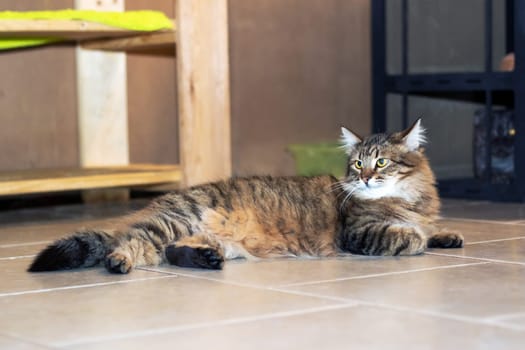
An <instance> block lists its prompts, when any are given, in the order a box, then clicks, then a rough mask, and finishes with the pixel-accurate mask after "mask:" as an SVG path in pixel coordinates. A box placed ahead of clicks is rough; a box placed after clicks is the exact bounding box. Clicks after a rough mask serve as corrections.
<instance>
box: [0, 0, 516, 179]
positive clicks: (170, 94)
mask: <svg viewBox="0 0 525 350" xmlns="http://www.w3.org/2000/svg"><path fill="white" fill-rule="evenodd" d="M406 3H407V4H408V5H406V7H407V8H405V9H404V8H403V6H404V5H403V1H402V0H388V1H386V2H385V23H384V25H385V28H386V31H385V34H386V62H385V65H386V73H387V74H390V75H398V74H401V73H402V71H403V59H402V39H403V32H402V26H401V23H402V19H403V16H406V17H405V18H406V20H407V21H408V32H407V36H408V38H407V40H408V46H409V49H408V51H407V62H408V64H407V73H409V74H418V73H432V74H434V73H443V72H447V73H460V72H484V71H485V68H486V67H485V45H486V40H485V37H484V33H485V24H486V23H485V21H486V16H485V6H486V2H485V1H483V0H462V1H454V0H440V1H433V0H417V1H415V0H411V1H407V2H406ZM71 7H74V1H73V0H57V1H46V0H35V1H17V2H13V1H8V0H0V9H1V10H20V11H22V10H42V9H46V10H50V9H51V10H52V9H62V8H71ZM125 7H126V9H127V10H135V9H144V8H148V9H153V10H159V11H162V12H164V13H165V14H166V15H167V16H168V17H170V18H174V17H175V1H173V0H159V1H146V0H127V1H126V2H125ZM507 8H508V7H507V1H505V0H494V1H492V5H491V16H492V28H491V32H492V34H491V38H492V43H491V45H492V58H491V59H492V63H491V65H492V68H493V70H494V71H498V70H500V69H502V68H501V64H502V60H503V58H504V57H505V55H506V53H507V51H508V50H507V47H506V40H507V39H506V36H507V32H506V24H507V23H506V15H508V11H507ZM371 9H372V2H371V1H369V0H265V1H244V0H230V1H229V2H228V16H229V19H228V31H229V56H230V57H229V62H230V88H231V143H232V147H231V148H232V172H233V174H234V175H249V174H272V175H292V174H295V173H297V167H296V164H295V162H294V158H293V156H292V153H291V152H290V149H289V146H290V145H292V144H316V143H321V142H335V141H336V140H337V138H338V134H339V130H340V126H343V125H344V126H346V127H348V128H350V129H352V130H353V131H355V132H356V133H358V134H361V135H367V134H370V133H371V132H372V128H373V120H372V119H373V117H372V104H373V103H374V101H373V100H372V95H371V91H372V62H373V57H372V50H371V43H372V42H373V40H376V39H374V38H373V37H372V33H371V30H372V29H371V28H372V23H371V18H372V13H371V11H372V10H371ZM404 12H405V13H406V15H403V13H404ZM75 64H76V61H75V48H74V47H73V46H71V45H54V46H46V47H41V48H38V49H34V50H33V49H25V50H14V51H6V52H2V53H1V54H0V76H1V77H2V78H1V79H0V111H1V118H2V119H1V120H2V127H1V128H0V149H1V150H2V151H1V152H0V170H2V171H11V170H23V169H46V168H62V167H78V166H79V164H80V160H79V149H78V147H79V146H78V145H79V136H78V122H77V115H76V113H77V107H78V106H77V103H78V102H77V100H76V96H77V91H76V89H77V82H76V79H77V77H76V74H75ZM126 65H127V68H126V69H127V101H128V102H127V104H128V106H127V109H128V137H129V160H130V162H131V163H156V164H176V163H178V162H179V140H178V121H177V113H178V112H177V87H176V83H175V82H176V75H177V69H176V67H177V59H176V58H174V57H172V56H167V55H144V54H133V53H131V54H128V55H127V56H126ZM423 95H425V94H421V95H419V96H416V95H410V96H408V97H407V111H406V113H403V108H402V107H403V98H402V95H401V94H398V93H387V94H386V100H385V101H386V104H385V111H386V130H388V131H395V130H400V129H401V128H403V127H405V126H406V125H404V124H406V123H407V122H412V121H414V120H416V119H417V118H419V117H422V118H423V124H424V125H425V127H426V128H427V129H428V136H429V140H430V142H429V144H428V147H427V154H428V155H429V157H430V160H431V163H432V166H433V168H434V170H435V172H436V174H437V176H438V179H440V180H445V179H450V178H476V177H482V174H481V175H480V174H479V173H476V170H475V168H476V164H474V163H475V161H474V159H475V158H476V156H477V155H478V156H479V154H478V153H480V150H477V149H476V146H475V143H474V142H473V137H474V134H475V124H476V122H475V116H476V113H478V115H481V117H482V114H483V110H484V103H485V102H484V101H482V100H480V99H477V100H476V99H468V98H467V99H444V98H436V97H428V95H430V94H426V95H425V96H423ZM494 103H495V107H494V108H499V107H501V108H503V109H504V108H505V106H503V105H502V106H498V105H497V103H498V101H494ZM511 163H512V161H511ZM505 181H507V182H508V181H509V180H508V179H507V180H505ZM505 181H503V182H505Z"/></svg>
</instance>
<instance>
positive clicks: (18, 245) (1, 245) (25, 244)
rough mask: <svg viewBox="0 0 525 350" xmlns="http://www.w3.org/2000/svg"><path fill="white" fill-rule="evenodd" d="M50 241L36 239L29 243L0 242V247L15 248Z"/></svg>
mask: <svg viewBox="0 0 525 350" xmlns="http://www.w3.org/2000/svg"><path fill="white" fill-rule="evenodd" d="M51 242H52V241H38V242H29V243H13V244H0V248H15V247H24V246H28V245H40V244H46V243H51Z"/></svg>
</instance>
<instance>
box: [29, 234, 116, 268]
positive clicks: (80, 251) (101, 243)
mask: <svg viewBox="0 0 525 350" xmlns="http://www.w3.org/2000/svg"><path fill="white" fill-rule="evenodd" d="M112 241H113V237H112V236H111V235H110V234H109V233H107V232H105V231H101V230H84V231H81V232H77V233H75V234H73V235H72V236H69V237H66V238H62V239H59V240H57V241H55V242H54V243H52V244H51V245H49V246H48V247H47V248H45V249H44V250H42V251H41V252H40V253H39V254H38V256H37V257H36V258H35V260H34V261H33V263H32V264H31V266H29V268H28V271H29V272H43V271H55V270H66V269H74V268H79V267H90V266H95V265H97V264H98V263H100V262H101V261H103V260H104V258H105V257H106V255H107V254H108V253H109V250H110V247H111V245H112Z"/></svg>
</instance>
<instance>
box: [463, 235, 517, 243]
mask: <svg viewBox="0 0 525 350" xmlns="http://www.w3.org/2000/svg"><path fill="white" fill-rule="evenodd" d="M516 239H525V237H524V236H519V237H509V238H499V239H489V240H486V241H478V242H470V243H465V245H475V244H483V243H494V242H504V241H512V240H516Z"/></svg>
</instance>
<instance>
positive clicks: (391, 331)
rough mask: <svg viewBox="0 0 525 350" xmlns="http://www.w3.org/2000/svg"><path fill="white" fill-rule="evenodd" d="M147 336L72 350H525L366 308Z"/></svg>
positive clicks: (485, 331) (476, 328) (482, 328)
mask: <svg viewBox="0 0 525 350" xmlns="http://www.w3.org/2000/svg"><path fill="white" fill-rule="evenodd" d="M141 335H142V334H141V333H140V332H139V333H138V334H135V337H133V338H129V339H115V340H113V341H105V342H102V343H90V344H83V345H77V346H73V347H71V348H72V349H96V348H101V347H102V348H123V349H144V348H147V347H159V348H164V347H170V346H172V347H174V348H177V349H207V348H214V349H253V350H257V349H286V350H288V349H334V350H335V349H344V350H347V349H418V350H419V349H439V350H442V349H522V348H523V342H524V341H525V333H524V332H519V331H515V330H509V329H504V328H497V327H492V326H489V325H483V324H475V323H466V322H460V321H456V320H447V319H441V318H435V317H431V316H427V315H421V314H413V313H406V312H399V311H394V310H388V309H381V308H374V307H366V306H357V307H349V308H344V309H339V310H330V311H321V312H315V313H309V314H303V315H295V316H290V317H283V318H273V319H266V320H258V321H252V322H244V323H238V324H225V325H218V326H217V325H214V326H210V327H206V328H198V329H190V330H179V331H178V332H159V334H154V335H145V336H141Z"/></svg>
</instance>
